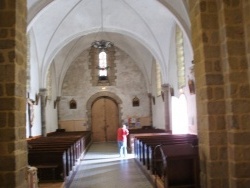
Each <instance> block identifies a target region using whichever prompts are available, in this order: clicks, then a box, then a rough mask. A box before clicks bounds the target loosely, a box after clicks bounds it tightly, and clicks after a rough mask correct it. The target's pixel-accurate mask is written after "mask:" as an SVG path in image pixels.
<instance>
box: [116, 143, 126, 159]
mask: <svg viewBox="0 0 250 188" xmlns="http://www.w3.org/2000/svg"><path fill="white" fill-rule="evenodd" d="M118 148H119V153H120V156H127V142H123V141H118Z"/></svg>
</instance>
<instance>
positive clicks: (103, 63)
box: [98, 51, 108, 80]
mask: <svg viewBox="0 0 250 188" xmlns="http://www.w3.org/2000/svg"><path fill="white" fill-rule="evenodd" d="M98 68H99V73H98V75H99V79H100V80H106V79H107V76H108V71H107V69H108V66H107V54H106V52H104V51H102V52H100V53H99V64H98Z"/></svg>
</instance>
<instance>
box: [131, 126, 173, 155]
mask: <svg viewBox="0 0 250 188" xmlns="http://www.w3.org/2000/svg"><path fill="white" fill-rule="evenodd" d="M166 134H169V133H167V132H166V131H165V130H163V129H154V128H150V129H129V135H128V140H127V145H128V151H129V152H130V153H134V151H135V149H134V147H135V146H134V138H135V137H136V136H149V135H166Z"/></svg>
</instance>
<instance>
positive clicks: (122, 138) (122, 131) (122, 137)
mask: <svg viewBox="0 0 250 188" xmlns="http://www.w3.org/2000/svg"><path fill="white" fill-rule="evenodd" d="M128 134H129V131H128V129H127V127H126V125H122V126H121V127H120V128H118V130H117V143H118V148H119V153H120V157H126V156H127V136H128Z"/></svg>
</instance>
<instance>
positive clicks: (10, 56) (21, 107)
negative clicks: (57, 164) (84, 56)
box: [0, 0, 28, 188]
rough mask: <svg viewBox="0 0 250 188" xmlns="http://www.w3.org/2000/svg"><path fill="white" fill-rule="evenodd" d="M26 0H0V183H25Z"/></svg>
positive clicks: (6, 185) (17, 186) (21, 186)
mask: <svg viewBox="0 0 250 188" xmlns="http://www.w3.org/2000/svg"><path fill="white" fill-rule="evenodd" d="M26 8H27V4H26V1H25V0H12V1H9V0H1V2H0V148H1V151H0V187H15V188H24V187H28V184H27V165H28V162H27V141H26V122H25V112H26V88H25V85H26V62H27V54H26V52H27V50H26V44H27V42H26V41H27V40H26V27H27V24H26V20H27V16H26V13H27V12H26Z"/></svg>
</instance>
